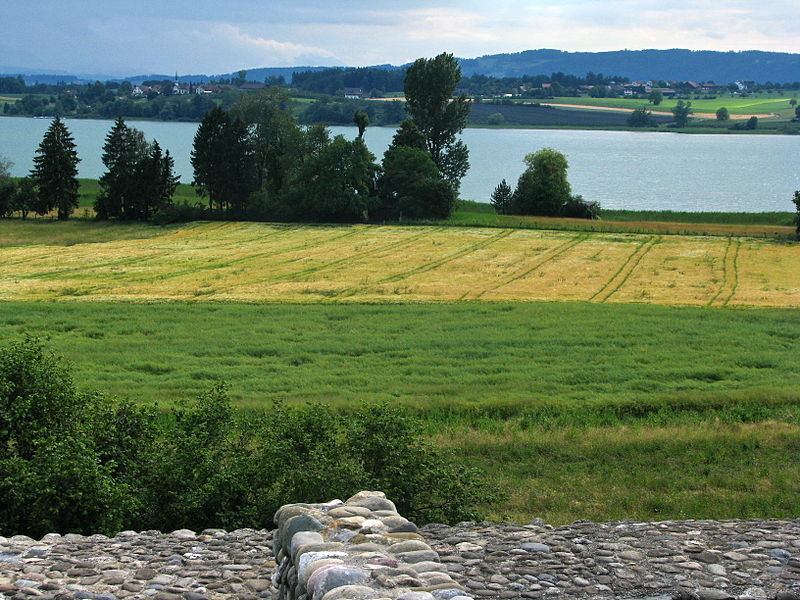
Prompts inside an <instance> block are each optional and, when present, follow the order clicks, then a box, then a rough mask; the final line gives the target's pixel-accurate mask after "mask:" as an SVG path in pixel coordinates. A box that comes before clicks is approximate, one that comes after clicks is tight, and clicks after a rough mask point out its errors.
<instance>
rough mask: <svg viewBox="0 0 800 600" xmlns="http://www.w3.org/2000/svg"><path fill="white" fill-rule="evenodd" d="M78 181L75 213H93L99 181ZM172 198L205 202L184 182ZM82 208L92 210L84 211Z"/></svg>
mask: <svg viewBox="0 0 800 600" xmlns="http://www.w3.org/2000/svg"><path fill="white" fill-rule="evenodd" d="M78 182H79V183H80V190H79V192H78V193H79V194H80V196H79V197H78V210H77V211H76V215H77V216H89V215H94V210H93V208H94V202H95V200H96V199H97V196H98V195H99V194H100V182H99V181H98V180H97V179H79V180H78ZM172 200H173V202H175V203H182V202H188V203H190V204H194V203H195V202H200V203H204V202H205V201H204V200H203V199H202V198H200V197H199V196H198V195H197V194H196V193H195V191H194V188H193V187H192V186H191V185H189V184H186V183H179V184H178V187H177V188H175V194H174V196H173V197H172ZM83 209H92V210H90V211H86V210H83Z"/></svg>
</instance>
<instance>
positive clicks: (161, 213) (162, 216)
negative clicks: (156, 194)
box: [150, 202, 212, 225]
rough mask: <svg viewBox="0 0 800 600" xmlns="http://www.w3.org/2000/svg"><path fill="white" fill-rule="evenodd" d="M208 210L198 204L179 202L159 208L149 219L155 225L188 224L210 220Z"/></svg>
mask: <svg viewBox="0 0 800 600" xmlns="http://www.w3.org/2000/svg"><path fill="white" fill-rule="evenodd" d="M211 217H212V215H211V214H209V212H208V209H207V208H206V207H205V206H203V205H202V204H200V203H195V204H189V203H187V202H181V203H176V204H168V205H166V206H162V207H161V208H159V209H158V210H157V211H156V212H155V214H154V215H153V216H152V218H151V219H150V220H151V221H152V222H153V223H154V224H156V225H170V224H172V223H188V222H190V221H202V220H204V219H208V218H211Z"/></svg>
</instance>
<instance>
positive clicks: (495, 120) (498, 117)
mask: <svg viewBox="0 0 800 600" xmlns="http://www.w3.org/2000/svg"><path fill="white" fill-rule="evenodd" d="M486 122H487V123H489V125H502V124H503V123H505V122H506V118H505V116H503V113H499V112H496V113H492V114H490V115H489V116H488V117H486Z"/></svg>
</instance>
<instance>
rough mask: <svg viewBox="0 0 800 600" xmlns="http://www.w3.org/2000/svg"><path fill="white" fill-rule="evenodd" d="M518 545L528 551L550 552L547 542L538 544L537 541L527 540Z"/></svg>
mask: <svg viewBox="0 0 800 600" xmlns="http://www.w3.org/2000/svg"><path fill="white" fill-rule="evenodd" d="M520 547H521V548H522V549H523V550H527V551H528V552H550V546H548V545H547V544H540V543H539V542H528V543H526V544H522V546H520Z"/></svg>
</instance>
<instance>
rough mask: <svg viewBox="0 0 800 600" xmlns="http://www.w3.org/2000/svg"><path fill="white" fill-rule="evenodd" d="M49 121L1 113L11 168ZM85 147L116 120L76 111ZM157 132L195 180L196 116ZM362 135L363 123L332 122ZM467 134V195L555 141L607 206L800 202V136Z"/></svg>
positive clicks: (775, 207)
mask: <svg viewBox="0 0 800 600" xmlns="http://www.w3.org/2000/svg"><path fill="white" fill-rule="evenodd" d="M49 123H50V121H49V120H47V119H31V118H18V117H0V155H4V156H5V157H7V158H9V159H10V160H11V161H13V162H14V163H15V166H14V167H13V169H12V174H13V175H15V176H23V175H26V174H27V173H28V172H29V171H30V169H31V167H32V166H33V155H34V152H35V151H36V148H37V147H38V145H39V142H40V141H41V139H42V136H43V135H44V132H45V130H46V129H47V127H48V125H49ZM66 124H67V126H68V127H69V130H70V131H71V132H72V135H73V136H74V138H75V142H76V144H77V147H78V156H79V157H80V158H81V163H80V165H79V169H80V176H81V177H88V178H97V177H99V176H100V175H101V174H102V173H103V171H104V167H103V164H102V162H101V159H100V157H101V154H102V147H103V143H104V138H105V136H106V134H107V133H108V131H109V130H110V129H111V125H112V122H111V121H99V120H81V119H69V120H66ZM129 124H130V125H131V126H134V127H137V128H138V129H141V130H142V131H143V132H144V134H145V135H146V136H147V138H148V140H153V139H157V140H158V142H159V144H161V146H162V148H165V149H169V151H170V153H171V154H172V155H173V157H174V158H175V168H176V171H177V173H178V174H179V175H180V176H181V181H182V182H184V183H189V182H191V180H192V167H191V163H190V160H189V152H190V151H191V148H192V141H193V138H194V134H195V131H196V130H197V123H175V122H169V123H162V122H155V121H130V122H129ZM330 129H331V131H332V132H333V133H334V134H342V135H344V136H346V137H347V138H350V139H352V138H354V137H355V136H356V133H357V130H356V128H355V127H331V128H330ZM393 135H394V129H391V128H382V127H371V128H369V129H368V130H367V133H366V142H367V145H368V146H369V148H370V149H371V150H372V152H373V153H375V155H376V156H377V157H378V158H379V159H380V158H381V157H382V155H383V152H384V150H385V149H386V147H387V146H388V145H389V143H390V142H391V139H392V136H393ZM462 137H463V140H464V142H465V143H466V144H467V146H468V147H469V150H470V163H471V165H472V166H471V168H470V170H469V173H468V174H467V176H466V177H465V178H464V180H463V181H462V185H461V197H462V198H466V199H471V200H478V201H480V202H488V201H489V196H490V195H491V193H492V190H493V189H494V187H495V186H496V185H497V184H498V183H499V182H500V180H501V179H504V178H505V179H506V180H507V181H508V183H509V184H511V185H512V187H513V185H514V184H515V183H516V181H517V178H518V177H519V175H520V173H522V171H523V170H524V165H523V162H522V159H523V158H524V156H525V155H526V154H527V153H529V152H534V151H536V150H538V149H540V148H544V147H551V148H555V149H556V150H558V151H559V152H562V153H564V154H565V155H566V156H567V159H568V161H569V165H570V168H569V174H568V175H569V181H570V183H571V184H572V189H573V192H574V193H577V194H582V195H583V196H584V198H585V199H586V200H595V201H599V202H600V203H601V205H602V206H603V207H605V208H611V209H631V210H685V211H723V212H736V211H744V212H762V211H782V212H790V211H793V210H794V206H793V204H792V202H791V198H792V194H793V193H794V191H795V190H797V189H800V136H780V135H740V134H739V135H737V134H729V135H697V134H692V135H685V134H676V133H666V132H628V131H578V130H563V129H562V130H555V129H551V130H547V129H467V130H465V131H464V134H463V136H462Z"/></svg>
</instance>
